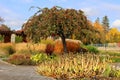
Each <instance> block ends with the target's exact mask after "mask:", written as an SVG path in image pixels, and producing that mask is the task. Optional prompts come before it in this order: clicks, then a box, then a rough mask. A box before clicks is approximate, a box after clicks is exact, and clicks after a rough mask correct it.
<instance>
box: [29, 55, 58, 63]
mask: <svg viewBox="0 0 120 80" xmlns="http://www.w3.org/2000/svg"><path fill="white" fill-rule="evenodd" d="M57 59H58V57H57V56H56V55H54V54H52V55H49V56H48V55H46V54H45V53H37V54H35V55H32V56H31V60H32V62H33V63H34V64H40V63H42V62H44V61H48V60H49V61H50V60H57Z"/></svg>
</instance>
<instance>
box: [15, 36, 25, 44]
mask: <svg viewBox="0 0 120 80" xmlns="http://www.w3.org/2000/svg"><path fill="white" fill-rule="evenodd" d="M22 41H23V38H22V37H21V36H16V37H15V43H20V42H22Z"/></svg>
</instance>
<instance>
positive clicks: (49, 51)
mask: <svg viewBox="0 0 120 80" xmlns="http://www.w3.org/2000/svg"><path fill="white" fill-rule="evenodd" d="M53 51H54V45H53V44H47V45H46V49H45V52H46V53H47V55H52V53H53Z"/></svg>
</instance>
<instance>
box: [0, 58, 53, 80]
mask: <svg viewBox="0 0 120 80" xmlns="http://www.w3.org/2000/svg"><path fill="white" fill-rule="evenodd" d="M0 80H54V79H52V78H48V77H44V76H40V75H39V74H37V73H36V71H35V66H15V65H11V64H9V63H6V62H4V61H2V60H0Z"/></svg>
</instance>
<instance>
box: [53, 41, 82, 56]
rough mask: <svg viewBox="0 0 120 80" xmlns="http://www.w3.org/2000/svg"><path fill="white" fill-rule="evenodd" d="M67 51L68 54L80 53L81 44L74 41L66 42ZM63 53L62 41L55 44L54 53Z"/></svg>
mask: <svg viewBox="0 0 120 80" xmlns="http://www.w3.org/2000/svg"><path fill="white" fill-rule="evenodd" d="M66 45H67V50H68V52H79V51H80V44H79V43H78V42H75V41H74V40H66ZM62 52H63V44H62V41H61V40H58V41H56V42H55V49H54V53H58V54H60V53H62Z"/></svg>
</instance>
